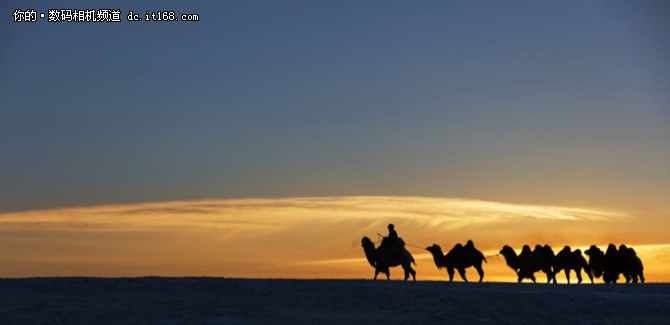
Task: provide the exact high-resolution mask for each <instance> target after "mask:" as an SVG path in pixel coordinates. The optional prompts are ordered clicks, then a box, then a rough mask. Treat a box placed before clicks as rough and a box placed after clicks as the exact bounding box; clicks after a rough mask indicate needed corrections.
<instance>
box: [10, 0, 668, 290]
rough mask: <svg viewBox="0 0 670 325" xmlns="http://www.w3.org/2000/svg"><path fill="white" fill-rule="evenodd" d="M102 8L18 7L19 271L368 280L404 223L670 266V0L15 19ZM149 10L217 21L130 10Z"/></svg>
mask: <svg viewBox="0 0 670 325" xmlns="http://www.w3.org/2000/svg"><path fill="white" fill-rule="evenodd" d="M90 6H91V4H90V2H86V1H62V2H61V1H59V2H58V3H54V2H53V1H50V2H25V1H5V2H2V4H0V12H1V13H2V15H0V17H3V18H1V19H0V42H1V44H3V46H2V47H1V48H0V71H2V73H0V241H2V242H3V243H2V245H0V246H1V247H3V248H2V249H0V265H3V266H2V267H0V277H21V276H48V275H90V276H97V275H100V276H126V275H128V276H130V275H133V276H136V275H137V276H139V275H147V274H152V275H155V274H157V275H210V276H237V277H308V278H313V277H345V278H346V277H366V276H367V275H368V273H371V269H370V267H369V265H367V264H366V262H365V261H364V260H362V259H361V258H363V256H362V250H361V249H360V238H361V237H362V236H372V237H375V236H376V235H375V234H376V233H377V232H385V230H386V226H385V225H386V224H387V223H388V222H390V220H396V224H397V226H398V231H399V233H400V235H401V237H403V238H404V239H405V240H406V241H407V242H410V243H419V244H421V245H430V244H432V243H437V244H439V245H442V246H443V247H451V246H453V245H454V244H455V243H456V242H459V241H465V240H467V239H473V240H474V241H475V244H476V245H478V247H482V249H485V250H486V251H487V252H492V253H495V252H497V250H498V249H499V246H501V245H504V244H506V243H509V244H514V245H517V246H518V247H515V248H517V249H519V248H520V246H521V245H523V244H532V245H534V244H535V243H550V244H551V245H553V246H554V248H555V249H556V248H561V247H562V246H563V245H571V246H572V247H584V246H588V245H591V244H597V245H601V246H606V244H608V243H609V242H614V243H617V244H621V243H624V242H625V243H626V244H631V245H637V247H640V248H639V250H640V254H641V255H642V256H647V257H648V261H647V260H645V265H647V268H648V269H649V267H650V266H649V265H651V266H652V267H651V269H650V270H649V271H650V272H651V274H652V276H651V279H654V280H655V281H665V279H667V278H670V276H668V274H669V273H667V272H670V270H668V271H667V272H666V268H665V266H664V265H667V264H663V263H661V262H659V261H664V258H665V259H667V258H666V257H664V256H665V255H667V247H666V246H664V245H670V236H669V235H667V234H665V233H664V232H663V231H662V229H668V226H670V200H669V198H670V141H669V140H670V92H668V89H670V62H669V61H668V60H667V58H668V57H670V19H668V18H670V17H668V15H670V14H668V13H670V5H669V4H668V3H667V2H666V1H645V2H641V3H640V2H630V1H589V2H587V3H582V2H551V3H538V2H534V1H505V2H496V1H474V2H473V1H468V2H460V1H459V2H456V1H421V2H418V3H417V2H413V3H409V2H403V1H365V2H362V3H361V2H353V1H336V2H335V1H333V2H313V1H282V2H276V1H244V2H232V1H231V2H215V3H211V2H207V3H197V2H196V3H192V2H189V3H183V2H173V1H160V2H154V3H149V2H147V3H143V4H137V3H134V2H131V1H115V2H113V3H112V2H109V3H104V2H101V3H99V4H98V3H96V6H98V7H96V8H95V9H105V8H109V9H120V10H121V20H122V21H121V22H118V23H112V22H95V23H94V22H47V20H46V18H44V19H40V18H38V21H37V22H30V23H27V22H21V23H18V22H14V21H13V16H12V13H13V12H14V11H15V9H22V10H26V9H35V10H36V11H37V12H38V13H39V12H45V13H46V12H47V10H48V9H54V8H57V9H92V8H90ZM147 10H149V11H157V10H173V11H175V12H176V13H177V16H180V15H181V14H197V15H199V20H198V21H191V22H187V21H178V22H174V21H150V22H147V21H142V22H131V21H127V20H126V16H127V15H128V13H129V11H133V12H134V13H139V14H140V17H143V16H144V13H145V11H147ZM310 200H314V201H313V202H312V201H310ZM368 200H369V201H373V202H374V204H371V203H370V202H368ZM203 202H205V203H207V202H210V203H211V204H212V205H213V207H211V208H207V209H204V210H203V209H202V207H201V206H200V204H202V203H203ZM305 202H308V203H305ZM329 202H330V203H333V202H334V203H333V204H335V205H338V204H343V205H347V206H350V209H349V210H344V211H343V210H340V209H339V208H336V207H333V206H331V205H330V203H329ZM398 202H401V203H398ZM456 202H470V203H472V204H474V205H476V206H477V208H476V209H475V208H472V207H467V206H463V205H459V204H456ZM477 202H479V203H477ZM210 203H207V204H210ZM305 204H308V206H307V207H306V206H305ZM312 204H314V205H315V206H312ZM147 206H150V207H151V210H150V211H147V210H145V209H146V207H147ZM370 206H373V207H375V209H371V208H370ZM538 207H540V208H538ZM110 211H111V212H110ZM119 211H120V212H119ZM351 211H357V212H356V213H353V212H351ZM510 211H512V212H510ZM529 211H532V213H531V212H529ZM410 212H411V213H410ZM408 213H409V215H408ZM529 213H530V214H531V215H532V216H529ZM415 214H416V215H415ZM454 215H455V216H458V218H455V217H454V218H451V217H449V216H454ZM500 215H504V216H506V217H504V218H507V219H504V218H503V219H504V220H502V221H501V220H500V218H501V217H500ZM542 216H546V218H544V217H542ZM547 224H551V226H550V227H549V228H547V227H546V225H547ZM275 227H278V228H276V229H275ZM478 229H482V230H483V232H482V233H481V234H479V233H478V232H477V231H476V230H478ZM547 229H551V230H547ZM261 243H262V244H266V245H269V246H271V247H265V246H263V245H260V244H261ZM479 243H480V244H479ZM634 247H635V246H634ZM194 251H197V252H198V253H197V254H195V253H194ZM222 251H225V252H228V254H231V255H230V256H229V257H228V255H227V254H223V255H222ZM253 252H257V253H258V254H259V255H258V256H260V257H263V258H264V259H265V260H266V262H264V263H261V262H260V261H257V260H255V259H254V258H255V255H254V254H253ZM421 254H424V255H421ZM664 254H665V255H664ZM331 255H332V256H331ZM416 255H417V256H422V257H421V258H427V257H426V255H425V252H423V251H418V252H416ZM147 256H153V257H155V258H152V259H148V258H147ZM196 257H197V258H196ZM652 259H655V260H652ZM324 261H325V262H324ZM419 262H421V266H420V267H419V268H418V269H417V271H418V273H419V274H420V275H419V276H421V274H422V272H423V273H424V274H426V275H427V276H429V277H431V276H432V277H434V278H439V276H444V272H443V271H442V273H438V272H437V270H433V271H431V270H430V268H428V265H430V263H431V261H430V259H422V260H419ZM310 263H311V264H310ZM319 263H320V264H319ZM324 263H325V264H324ZM491 263H492V265H491V267H492V268H493V269H494V270H495V273H496V274H498V275H499V276H500V278H498V279H500V280H504V279H507V278H504V277H505V276H509V272H510V271H509V270H508V269H507V270H506V269H505V268H504V265H503V264H502V263H498V262H497V261H491ZM278 265H284V266H282V267H283V269H282V268H280V267H278ZM286 265H289V266H286ZM331 266H332V269H331ZM335 270H338V271H335ZM430 272H433V273H430ZM397 273H400V271H399V270H398V271H396V274H397Z"/></svg>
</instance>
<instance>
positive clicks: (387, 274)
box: [386, 270, 391, 281]
mask: <svg viewBox="0 0 670 325" xmlns="http://www.w3.org/2000/svg"><path fill="white" fill-rule="evenodd" d="M386 279H387V280H389V281H391V272H390V271H389V270H386Z"/></svg>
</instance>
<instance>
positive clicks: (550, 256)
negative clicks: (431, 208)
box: [361, 224, 644, 283]
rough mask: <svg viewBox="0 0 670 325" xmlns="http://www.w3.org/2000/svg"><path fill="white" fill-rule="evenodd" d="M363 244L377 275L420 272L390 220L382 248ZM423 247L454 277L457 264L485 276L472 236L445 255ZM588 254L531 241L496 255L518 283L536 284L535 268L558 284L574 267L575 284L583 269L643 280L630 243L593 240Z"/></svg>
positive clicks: (607, 278)
mask: <svg viewBox="0 0 670 325" xmlns="http://www.w3.org/2000/svg"><path fill="white" fill-rule="evenodd" d="M380 236H381V235H380ZM361 245H362V246H363V250H364V251H365V257H366V258H367V260H368V262H369V263H370V266H372V267H373V268H374V269H375V277H374V279H375V280H376V279H377V275H379V273H383V274H385V275H386V278H387V279H389V280H390V279H391V273H390V271H389V268H390V267H395V266H399V265H400V266H402V268H403V270H404V271H405V281H407V280H408V279H409V276H410V275H411V276H412V279H413V280H414V281H416V271H415V270H414V269H413V268H412V264H415V265H416V263H415V262H414V257H413V256H412V254H411V253H410V252H409V251H407V249H406V248H405V245H406V244H405V242H404V241H403V240H402V238H398V236H397V234H396V232H395V230H394V229H393V225H392V224H391V225H389V236H388V237H383V238H382V241H381V244H380V245H379V247H375V243H374V242H372V240H370V238H368V237H363V240H362V242H361ZM414 247H416V246H414ZM417 248H418V247H417ZM423 249H425V250H427V251H429V252H430V253H431V254H432V255H433V261H434V262H435V266H437V268H438V269H442V268H446V269H447V273H448V274H449V281H450V282H451V281H453V280H454V273H455V272H454V269H455V270H457V271H458V274H459V275H460V276H461V278H462V279H463V281H465V282H468V280H467V278H466V276H465V269H467V268H469V267H474V268H475V270H477V273H478V274H479V282H482V280H484V270H483V269H482V262H484V263H488V262H487V261H486V257H485V256H484V254H482V253H481V252H480V251H479V250H477V249H476V248H475V245H474V242H473V241H472V240H468V242H467V243H466V244H465V245H462V244H456V245H455V246H454V247H453V248H452V249H451V250H450V251H449V252H447V253H446V254H444V253H443V252H442V248H441V247H440V246H439V245H436V244H433V245H432V246H430V247H426V248H423ZM584 254H586V255H587V256H588V257H589V260H588V262H587V261H586V258H585V257H584V256H583V255H582V251H581V250H580V249H575V250H572V249H571V248H570V246H565V247H563V249H561V250H560V251H559V252H558V253H557V254H554V251H553V249H552V248H551V247H550V246H549V245H544V246H542V245H536V246H535V248H534V249H533V250H531V248H530V246H529V245H524V246H523V248H522V249H521V253H520V254H518V255H517V253H516V252H515V251H514V249H513V248H512V247H510V246H507V245H505V246H504V247H503V248H502V249H501V250H500V252H499V254H498V255H502V256H503V257H504V258H505V262H506V263H507V266H509V268H511V269H512V270H514V272H515V273H516V275H517V282H519V283H520V282H521V281H523V279H530V280H531V281H533V282H534V283H535V282H536V278H535V273H536V272H543V273H545V274H546V276H547V283H551V282H552V281H553V283H556V274H558V273H559V272H561V271H563V272H564V273H565V277H566V279H567V280H568V283H570V272H571V271H575V273H576V276H577V283H582V271H584V273H585V274H586V275H587V276H588V277H589V280H591V283H593V278H596V279H599V278H601V277H602V278H603V281H604V282H605V283H616V282H617V281H618V280H619V278H620V275H622V276H623V277H624V279H625V280H626V283H630V282H633V283H638V282H642V283H644V267H643V266H642V261H641V260H640V258H639V257H637V253H636V252H635V250H634V249H633V248H631V247H626V245H621V246H619V248H618V249H617V247H616V246H615V245H614V244H609V246H608V247H607V250H606V251H605V252H603V251H602V250H600V248H598V247H596V246H595V245H592V246H591V247H589V249H587V250H586V251H585V252H584ZM496 256H497V255H496Z"/></svg>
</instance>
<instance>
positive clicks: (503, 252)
mask: <svg viewBox="0 0 670 325" xmlns="http://www.w3.org/2000/svg"><path fill="white" fill-rule="evenodd" d="M498 253H500V255H502V256H516V252H515V251H514V249H513V248H512V247H509V246H508V245H505V246H503V248H502V249H501V250H500V252H498Z"/></svg>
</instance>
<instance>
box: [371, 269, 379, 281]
mask: <svg viewBox="0 0 670 325" xmlns="http://www.w3.org/2000/svg"><path fill="white" fill-rule="evenodd" d="M377 275H379V270H375V278H374V279H372V280H377Z"/></svg>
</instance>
